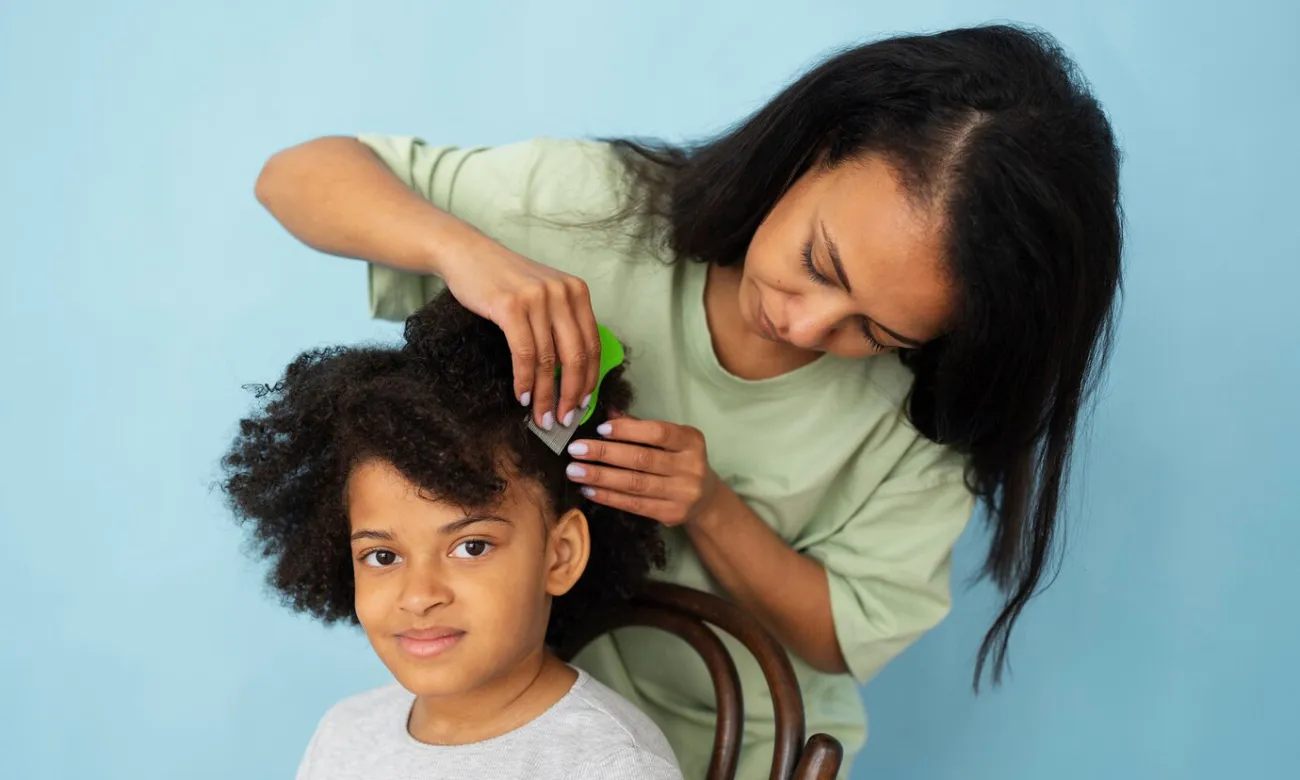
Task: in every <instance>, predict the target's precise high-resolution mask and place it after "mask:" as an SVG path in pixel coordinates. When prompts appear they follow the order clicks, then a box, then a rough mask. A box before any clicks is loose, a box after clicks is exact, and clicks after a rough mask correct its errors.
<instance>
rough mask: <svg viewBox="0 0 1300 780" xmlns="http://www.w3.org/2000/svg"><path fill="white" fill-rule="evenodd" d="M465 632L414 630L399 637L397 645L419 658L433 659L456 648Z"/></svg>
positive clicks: (442, 629)
mask: <svg viewBox="0 0 1300 780" xmlns="http://www.w3.org/2000/svg"><path fill="white" fill-rule="evenodd" d="M464 636H465V632H464V631H461V630H459V629H455V628H443V627H438V628H413V629H410V630H408V631H403V632H402V633H400V634H398V635H397V644H398V646H400V647H401V648H402V649H403V650H405V651H406V652H408V653H410V654H411V655H413V656H416V657H418V658H432V657H433V656H436V655H440V654H442V653H445V652H446V651H448V650H450V649H451V648H453V647H455V646H456V645H457V644H458V643H459V642H460V640H461V638H462V637H464Z"/></svg>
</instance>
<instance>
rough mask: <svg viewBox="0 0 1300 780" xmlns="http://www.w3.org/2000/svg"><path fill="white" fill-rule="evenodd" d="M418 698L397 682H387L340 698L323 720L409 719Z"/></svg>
mask: <svg viewBox="0 0 1300 780" xmlns="http://www.w3.org/2000/svg"><path fill="white" fill-rule="evenodd" d="M414 700H415V696H414V695H412V694H411V692H410V691H408V690H406V689H405V688H403V687H402V686H400V685H398V684H397V683H393V684H391V685H384V686H382V687H379V688H374V689H372V690H369V691H364V692H362V693H357V694H353V695H352V696H349V697H347V698H346V699H343V700H342V701H340V702H338V703H337V704H335V705H334V706H333V707H330V708H329V710H328V711H327V712H326V713H325V716H324V717H323V718H322V719H321V724H322V725H326V724H328V725H332V726H335V725H343V724H346V725H348V726H355V725H356V724H358V723H365V722H373V721H388V720H391V719H392V718H398V719H400V720H401V722H402V723H405V722H406V716H407V714H408V713H409V712H410V710H411V703H412V702H413V701H414Z"/></svg>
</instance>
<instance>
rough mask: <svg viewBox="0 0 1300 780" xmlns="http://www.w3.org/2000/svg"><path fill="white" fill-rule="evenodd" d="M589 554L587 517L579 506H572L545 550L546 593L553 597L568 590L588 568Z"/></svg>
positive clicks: (557, 526)
mask: <svg viewBox="0 0 1300 780" xmlns="http://www.w3.org/2000/svg"><path fill="white" fill-rule="evenodd" d="M590 556H591V533H590V529H589V528H588V527H587V516H586V515H584V514H583V513H582V510H580V509H570V510H569V511H567V512H565V513H564V514H563V515H561V516H560V519H559V520H557V521H556V523H555V527H554V528H552V529H551V534H550V543H549V544H548V545H547V553H546V563H547V568H546V592H547V593H549V594H550V595H551V596H553V597H554V596H563V595H564V594H565V593H568V592H569V589H570V588H572V587H573V586H574V584H575V583H577V581H578V578H579V577H581V576H582V572H583V571H584V570H585V569H586V568H587V559H588V558H589V557H590Z"/></svg>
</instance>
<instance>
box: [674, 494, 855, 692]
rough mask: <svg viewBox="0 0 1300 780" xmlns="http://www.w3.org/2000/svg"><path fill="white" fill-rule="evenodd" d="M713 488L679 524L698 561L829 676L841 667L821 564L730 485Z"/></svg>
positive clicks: (783, 640) (787, 643) (842, 669)
mask: <svg viewBox="0 0 1300 780" xmlns="http://www.w3.org/2000/svg"><path fill="white" fill-rule="evenodd" d="M718 491H719V493H718V496H717V497H716V499H715V500H714V502H713V506H712V507H711V508H710V509H709V510H707V511H706V512H705V513H704V514H702V515H701V516H700V517H698V518H696V519H695V520H693V521H691V522H690V523H687V525H686V531H687V535H688V536H689V537H690V539H691V542H692V544H693V546H694V547H695V551H696V553H697V554H698V555H699V556H700V559H701V560H702V561H703V562H704V565H705V567H706V568H708V570H709V572H710V573H712V574H713V576H714V578H715V579H717V580H718V581H719V582H720V583H722V586H723V587H724V588H726V590H727V592H728V593H730V594H731V596H732V597H733V598H734V599H736V601H737V602H739V603H740V604H741V605H743V606H744V607H746V608H747V609H748V610H749V611H750V612H751V613H753V614H754V615H755V616H756V617H757V618H758V619H759V621H760V622H761V623H763V625H764V626H765V627H766V628H767V629H768V630H769V631H771V632H772V634H773V635H775V636H776V638H777V639H778V640H780V641H781V644H783V645H785V646H786V648H788V649H789V650H790V651H791V652H793V653H794V654H795V655H797V656H799V657H800V658H802V659H803V660H804V661H805V662H807V663H808V665H810V666H812V667H813V668H814V669H817V670H818V671H822V672H826V673H828V674H840V673H843V672H846V671H848V667H847V666H846V665H845V662H844V656H843V654H842V653H841V651H840V646H839V640H838V639H837V638H836V636H835V620H834V618H833V617H832V615H831V597H830V586H829V585H828V583H827V581H826V571H825V570H824V569H823V568H822V566H821V564H819V563H817V562H816V561H814V560H812V559H811V558H808V557H806V556H803V555H800V554H799V553H798V552H796V551H795V550H794V549H793V548H791V547H790V546H789V545H788V544H786V543H785V541H784V540H782V539H781V537H779V536H777V535H776V533H775V532H774V531H773V530H772V529H771V528H769V527H768V526H767V524H766V523H764V522H763V520H762V518H760V517H759V516H758V515H756V514H755V513H754V510H752V509H750V508H749V506H748V505H747V504H746V503H745V501H744V499H742V498H741V497H740V496H739V495H737V494H736V493H735V492H734V491H733V490H731V488H729V487H727V486H726V485H720V486H719V487H718Z"/></svg>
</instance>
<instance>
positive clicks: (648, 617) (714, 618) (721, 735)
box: [559, 583, 844, 780]
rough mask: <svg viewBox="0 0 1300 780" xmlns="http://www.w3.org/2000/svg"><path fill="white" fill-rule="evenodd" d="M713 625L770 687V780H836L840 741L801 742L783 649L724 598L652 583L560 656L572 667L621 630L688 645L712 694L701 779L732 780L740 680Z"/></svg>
mask: <svg viewBox="0 0 1300 780" xmlns="http://www.w3.org/2000/svg"><path fill="white" fill-rule="evenodd" d="M710 625H712V626H716V627H717V628H719V629H721V630H723V631H725V632H727V633H728V634H730V635H732V636H733V637H735V638H736V639H738V640H739V641H740V642H741V643H742V644H743V645H745V647H746V648H748V650H749V651H750V652H751V653H753V654H754V657H755V658H756V659H757V660H758V665H759V668H761V669H762V670H763V675H764V677H766V678H767V684H768V687H769V688H771V691H772V702H773V706H774V709H775V715H776V745H775V750H774V752H773V755H772V772H771V774H770V775H769V777H770V780H834V778H835V776H836V774H837V773H838V772H839V769H840V763H841V762H842V761H843V759H844V750H843V748H842V746H841V745H840V743H839V741H838V740H836V739H835V738H834V737H831V736H829V735H826V734H814V735H813V736H812V738H811V739H809V740H808V741H807V742H806V743H805V742H804V712H803V698H802V696H800V692H799V681H798V679H796V678H795V676H794V668H793V667H792V666H791V665H790V658H789V656H787V655H786V652H785V648H783V647H781V645H780V643H778V642H777V641H776V639H775V638H773V637H772V635H771V634H769V633H767V631H766V630H765V629H763V627H762V626H760V625H759V624H758V621H757V620H755V619H754V618H752V617H750V616H749V615H748V614H747V613H746V612H745V611H744V610H742V609H741V608H739V607H737V606H736V605H734V604H732V603H730V602H728V601H725V600H724V599H721V598H718V597H717V596H714V595H712V594H709V593H704V592H701V591H698V590H693V589H691V588H684V587H681V586H679V585H669V584H666V583H654V584H653V585H651V586H650V588H649V589H648V590H647V592H646V593H645V595H644V596H642V597H641V598H638V599H637V600H636V601H634V602H633V603H632V604H630V605H629V606H628V607H627V608H625V609H623V610H620V611H618V612H617V613H614V614H611V615H606V616H603V617H599V618H597V619H594V620H593V621H591V622H590V623H589V624H588V625H586V626H584V627H583V630H581V631H579V632H577V634H576V635H575V636H574V637H573V638H572V640H571V641H570V642H569V643H568V644H566V645H565V646H564V647H562V648H559V652H560V656H561V657H562V658H564V659H565V660H566V661H567V660H571V659H572V658H573V657H574V656H576V655H577V654H578V652H579V651H580V650H582V648H584V647H586V646H587V645H588V644H589V643H590V642H591V641H592V640H594V639H595V638H596V637H598V636H600V635H602V634H604V633H606V632H609V631H612V630H613V629H616V628H624V627H626V626H648V627H651V628H658V629H662V630H664V631H668V632H671V633H672V634H675V635H676V636H679V637H681V638H682V639H684V640H686V642H687V643H689V644H690V645H691V647H693V648H695V651H696V652H698V653H699V654H700V655H701V656H702V657H703V659H704V663H705V665H706V666H707V667H708V669H709V675H710V676H711V677H712V678H713V687H714V690H715V691H716V692H717V702H718V720H717V725H716V727H715V732H714V733H715V737H714V742H713V758H712V759H711V760H710V762H709V771H708V775H707V776H706V778H705V780H732V779H733V778H734V777H735V775H736V764H737V762H738V761H739V759H740V742H741V726H742V725H743V724H742V721H743V713H744V707H743V701H742V699H741V691H740V677H739V675H738V674H737V673H736V664H735V662H734V661H733V660H732V658H731V655H730V654H729V653H728V652H727V648H726V646H725V645H723V644H722V640H720V639H719V638H718V636H717V634H715V633H714V632H713V631H712V630H711V629H710V628H709V626H710ZM688 780H694V778H688Z"/></svg>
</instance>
